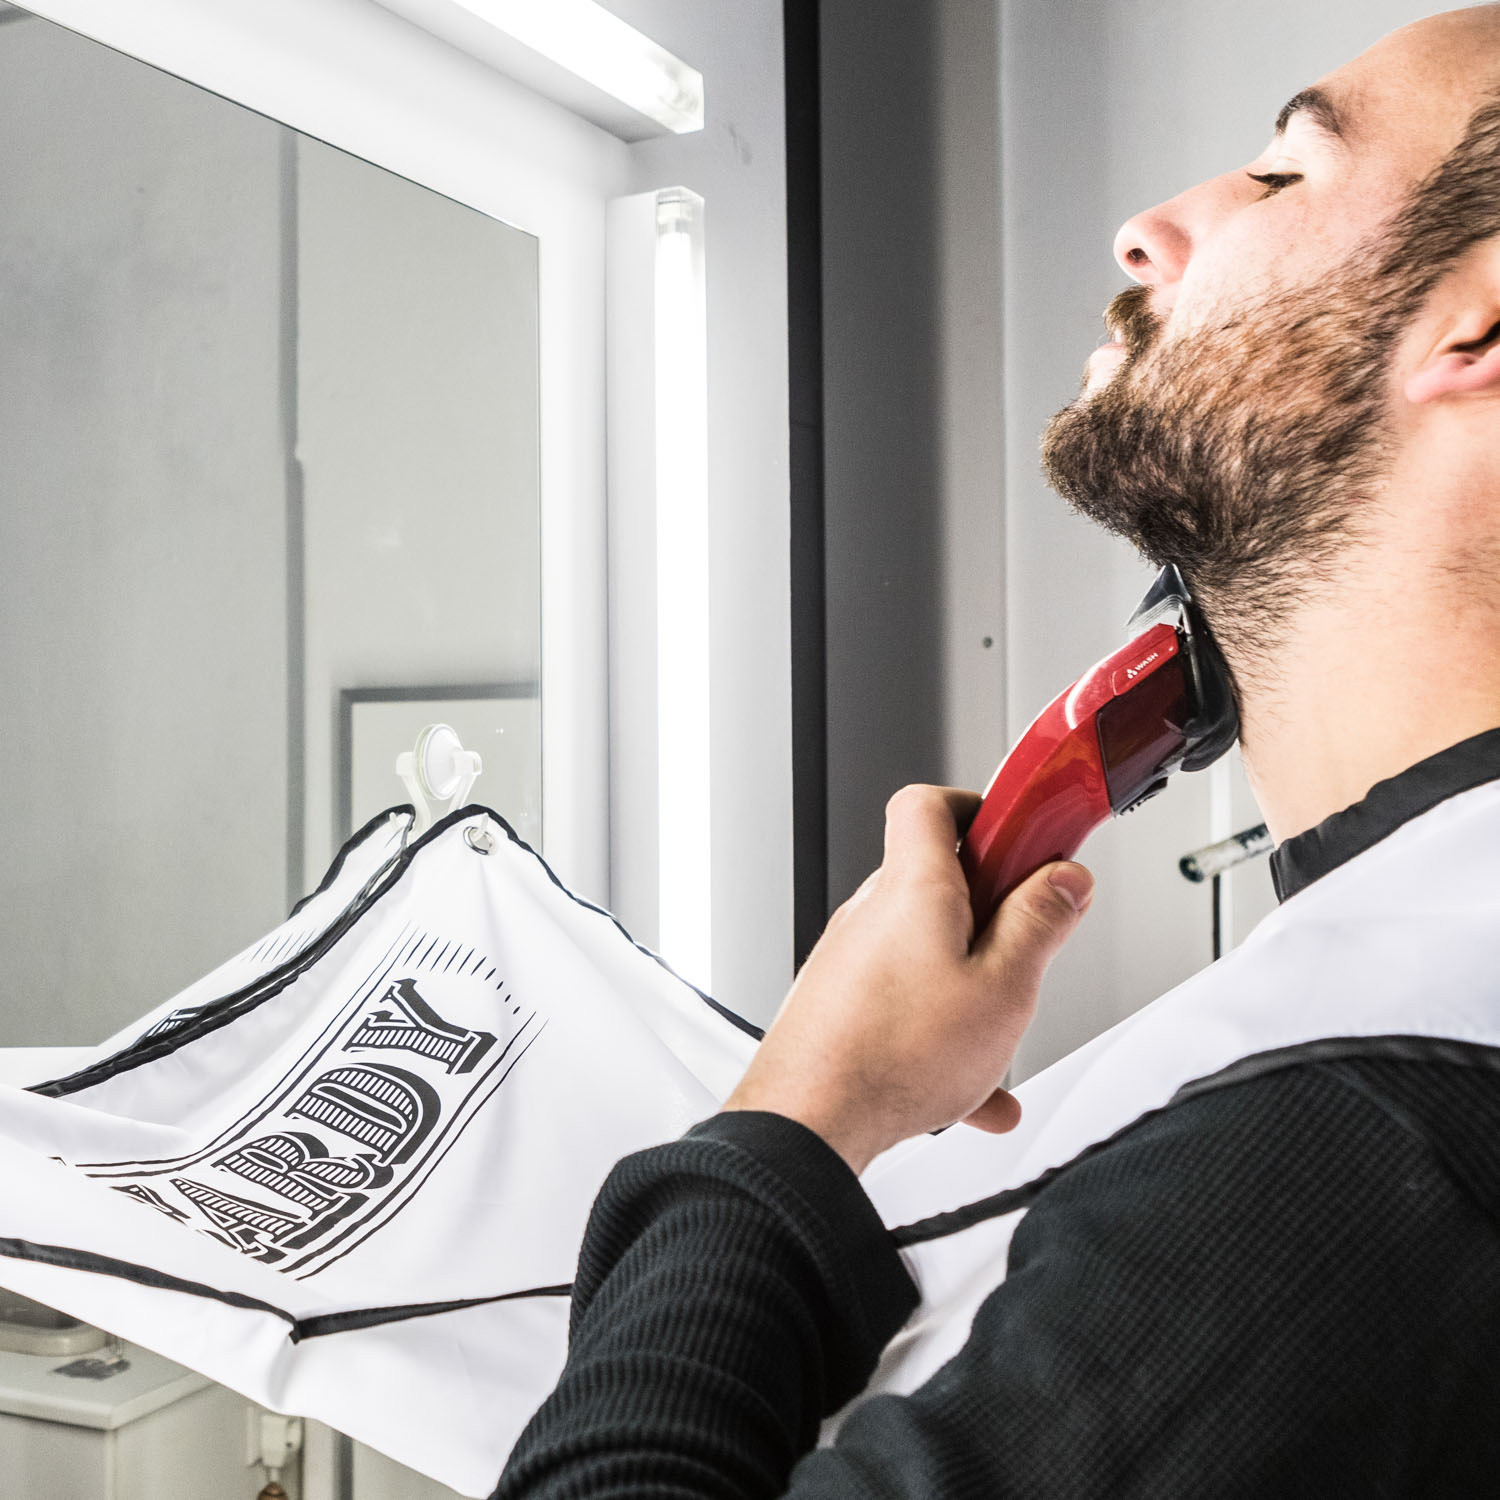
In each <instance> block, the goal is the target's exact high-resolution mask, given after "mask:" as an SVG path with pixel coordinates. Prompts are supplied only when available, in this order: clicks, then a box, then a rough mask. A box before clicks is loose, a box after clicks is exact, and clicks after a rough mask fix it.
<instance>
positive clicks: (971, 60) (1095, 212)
mask: <svg viewBox="0 0 1500 1500" xmlns="http://www.w3.org/2000/svg"><path fill="white" fill-rule="evenodd" d="M1445 8H1447V7H1445V6H1442V5H1429V4H1422V3H1414V0H1324V3H1321V4H1319V5H1316V6H1309V5H1305V4H1300V3H1293V0H1271V3H1269V4H1267V5H1261V6H1255V7H1250V6H1245V5H1243V4H1241V3H1239V0H1109V3H1103V0H924V3H923V4H921V5H917V6H909V5H902V4H897V3H895V0H875V3H874V4H855V3H853V0H823V5H822V8H821V15H822V18H823V39H822V40H823V53H824V55H823V88H824V99H823V109H824V125H825V161H824V175H825V183H824V192H825V203H824V211H825V225H824V232H825V241H824V254H825V271H824V281H825V286H824V292H825V311H826V329H825V331H826V337H827V343H828V348H827V356H826V373H827V379H828V392H827V409H826V421H827V463H828V473H827V487H828V501H827V505H828V520H827V539H828V554H829V555H828V609H829V622H828V637H829V646H828V652H829V726H828V729H829V761H830V765H829V777H830V811H829V832H830V856H829V865H830V885H831V890H832V894H833V896H834V898H835V899H839V898H841V897H843V896H844V895H847V894H848V892H849V891H850V890H852V889H853V887H854V886H855V885H856V884H857V883H858V881H859V879H860V878H862V876H863V874H864V873H865V872H866V871H867V870H868V869H869V868H870V867H871V866H872V865H873V864H874V863H875V862H876V861H877V860H878V858H879V851H880V809H881V806H882V804H883V802H884V800H885V798H886V797H887V796H888V795H889V794H890V792H891V791H893V790H894V789H895V787H896V786H897V785H899V784H900V783H901V782H903V781H908V780H952V781H956V782H958V783H960V784H965V785H969V786H973V787H976V788H977V787H979V786H982V785H983V783H984V781H985V779H986V778H987V776H988V775H989V772H990V771H991V770H992V769H993V766H994V763H995V762H996V761H997V760H998V759H999V757H1000V753H1001V750H1002V749H1003V747H1004V745H1005V743H1007V742H1008V740H1010V739H1013V738H1014V737H1015V736H1016V735H1017V734H1019V733H1020V731H1021V730H1022V729H1023V728H1024V727H1025V725H1026V724H1027V723H1028V722H1029V721H1030V719H1031V718H1032V717H1033V716H1034V715H1035V714H1036V713H1037V712H1038V711H1039V710H1040V709H1041V708H1042V707H1043V706H1044V705H1045V704H1046V703H1047V702H1048V701H1049V700H1050V699H1051V698H1052V697H1053V696H1054V695H1055V694H1056V693H1057V692H1058V691H1060V690H1061V689H1062V688H1063V687H1065V686H1066V685H1067V684H1068V683H1069V682H1070V681H1071V680H1072V679H1073V678H1075V677H1076V676H1077V675H1078V674H1079V672H1081V671H1082V670H1083V669H1085V668H1086V667H1087V666H1089V665H1090V664H1091V663H1092V662H1093V661H1095V660H1096V659H1098V657H1100V656H1101V655H1103V654H1104V653H1105V651H1107V650H1109V649H1111V648H1112V647H1113V646H1114V645H1116V644H1117V643H1118V642H1119V641H1120V640H1121V638H1122V632H1121V627H1122V624H1123V621H1124V619H1125V618H1126V616H1127V615H1128V614H1129V612H1130V610H1131V608H1132V606H1133V605H1134V603H1135V602H1136V600H1137V599H1138V597H1139V595H1140V594H1141V592H1142V591H1143V590H1144V588H1145V586H1146V584H1147V583H1148V582H1149V579H1150V573H1149V570H1148V569H1146V568H1145V567H1144V566H1143V565H1142V564H1141V563H1140V562H1139V561H1138V560H1137V559H1136V558H1135V557H1134V556H1133V554H1131V553H1130V552H1129V550H1128V549H1127V548H1125V547H1123V546H1122V545H1121V544H1118V543H1116V542H1113V541H1111V540H1109V539H1108V538H1106V537H1104V536H1103V535H1102V534H1100V533H1098V532H1096V531H1095V530H1093V529H1092V528H1091V527H1089V526H1087V525H1085V524H1084V523H1083V522H1081V521H1078V520H1076V519H1075V518H1074V517H1073V516H1072V515H1071V514H1070V513H1069V512H1068V511H1067V509H1066V508H1065V507H1064V506H1063V504H1062V503H1061V502H1060V501H1059V500H1058V499H1057V498H1056V497H1055V496H1053V495H1052V494H1051V493H1050V492H1049V491H1048V490H1047V488H1046V486H1045V485H1044V484H1043V482H1042V480H1041V477H1040V474H1039V471H1038V467H1037V443H1038V436H1039V434H1040V432H1041V429H1042V427H1043V425H1044V423H1045V421H1046V419H1047V417H1048V416H1049V415H1050V414H1051V413H1052V412H1054V411H1055V410H1057V409H1058V408H1059V407H1061V406H1062V405H1064V404H1065V403H1066V402H1067V401H1069V400H1070V399H1072V397H1073V395H1074V394H1075V393H1076V391H1077V389H1078V382H1079V377H1080V374H1081V372H1082V367H1083V361H1084V359H1085V357H1086V356H1087V354H1088V352H1089V351H1090V350H1091V349H1092V348H1093V347H1094V345H1095V344H1096V343H1097V342H1098V340H1099V338H1100V336H1101V332H1102V323H1101V321H1100V314H1101V312H1102V311H1103V309H1104V307H1105V306H1106V304H1107V303H1108V301H1109V300H1110V298H1111V296H1113V294H1114V293H1115V292H1116V291H1118V290H1119V289H1120V288H1121V287H1122V286H1124V285H1126V284H1127V283H1126V280H1125V277H1124V276H1123V273H1121V272H1120V271H1119V270H1118V268H1117V267H1116V266H1115V265H1114V263H1113V260H1112V258H1111V254H1110V245H1111V241H1112V239H1113V236H1114V233H1115V230H1116V228H1117V227H1118V226H1119V224H1120V223H1121V222H1123V220H1125V219H1126V218H1128V217H1129V216H1130V215H1131V214H1132V213H1134V212H1136V211H1137V210H1139V209H1140V208H1143V207H1146V206H1148V205H1150V204H1152V203H1155V202H1157V201H1159V200H1161V199H1163V198H1166V197H1169V196H1171V195H1172V194H1174V193H1176V192H1178V191H1179V190H1181V189H1182V188H1183V187H1186V186H1188V185H1189V184H1191V183H1193V182H1195V181H1198V180H1200V179H1201V178H1203V177H1205V176H1208V175H1210V174H1215V173H1218V172H1221V171H1224V170H1227V169H1228V168H1230V167H1232V166H1234V165H1236V164H1238V163H1241V162H1246V161H1248V160H1250V159H1251V158H1252V157H1253V156H1254V155H1255V154H1257V153H1258V152H1259V151H1260V149H1261V148H1262V146H1263V145H1264V144H1265V142H1266V140H1267V139H1268V138H1269V135H1270V130H1271V122H1272V120H1273V118H1274V116H1275V113H1276V110H1277V109H1278V108H1279V106H1280V105H1281V104H1282V103H1283V102H1284V101H1285V100H1286V99H1287V98H1288V97H1289V96H1290V95H1291V94H1293V93H1295V92H1296V91H1297V89H1299V88H1301V87H1302V86H1304V85H1305V84H1307V83H1309V82H1311V81H1312V80H1313V79H1314V78H1316V77H1318V76H1319V75H1321V74H1323V73H1325V72H1327V71H1329V70H1330V69H1332V68H1334V67H1336V66H1338V65H1339V64H1340V63H1342V62H1344V61H1346V60H1348V59H1349V58H1350V57H1352V56H1354V55H1355V54H1356V53H1358V52H1359V51H1361V50H1363V48H1364V47H1366V46H1368V45H1369V44H1370V43H1371V42H1373V41H1374V40H1375V39H1376V38H1378V37H1379V36H1380V35H1382V34H1383V33H1384V32H1386V31H1388V30H1390V29H1391V28H1393V27H1395V26H1397V25H1401V24H1404V23H1405V22H1407V21H1410V20H1414V19H1416V18H1417V17H1419V16H1421V15H1427V14H1432V13H1434V12H1435V11H1438V10H1441V9H1445ZM997 100H998V109H996V108H995V102H996V101H997ZM1001 350H1003V363H999V361H1000V360H1001V358H1002V356H1001V355H1000V353H999V351H1001ZM997 370H998V373H997ZM996 614H1000V615H1001V616H1002V618H1001V619H1000V620H999V622H998V624H992V621H993V620H994V616H995V615H996ZM982 635H992V636H993V637H994V639H995V641H996V647H995V649H994V652H993V653H990V654H984V655H981V654H980V653H979V651H977V650H975V649H974V647H975V638H976V637H978V636H982ZM963 704H967V705H968V707H967V712H968V714H969V717H968V719H967V720H965V719H962V718H960V716H959V708H958V706H959V705H963ZM986 742H988V749H986V748H985V747H986ZM1213 775H1214V773H1204V774H1202V775H1199V776H1196V777H1183V778H1179V779H1178V781H1177V782H1176V783H1174V785H1173V787H1172V788H1171V790H1170V791H1169V792H1168V793H1167V794H1166V795H1164V796H1163V797H1160V798H1158V799H1157V800H1155V801H1154V802H1152V803H1150V804H1148V805H1147V806H1146V807H1145V808H1143V809H1142V810H1140V811H1139V812H1137V813H1134V814H1132V815H1131V816H1130V817H1128V818H1126V819H1123V820H1121V821H1119V822H1118V823H1114V824H1112V825H1110V826H1109V827H1107V828H1105V829H1103V830H1101V832H1100V833H1099V834H1097V835H1096V836H1095V837H1094V838H1093V839H1092V840H1091V841H1090V842H1089V843H1088V844H1087V845H1086V846H1085V848H1084V851H1083V858H1084V859H1085V860H1086V862H1087V863H1089V864H1090V865H1091V866H1092V868H1093V869H1094V871H1095V873H1096V875H1097V876H1098V880H1099V886H1098V894H1097V896H1096V898H1095V903H1094V907H1093V909H1092V910H1091V912H1090V913H1089V916H1088V918H1087V921H1086V922H1085V924H1084V926H1083V928H1082V930H1081V932H1080V934H1079V935H1078V937H1077V938H1076V939H1075V940H1074V942H1073V943H1072V944H1071V945H1070V947H1069V949H1068V950H1067V952H1066V953H1065V954H1064V955H1063V957H1062V958H1061V959H1060V960H1059V962H1058V963H1057V964H1056V966H1055V967H1054V970H1053V972H1052V974H1051V976H1050V977H1049V980H1048V983H1047V988H1046V991H1045V993H1044V998H1043V1004H1042V1007H1041V1010H1040V1012H1039V1015H1038V1019H1037V1022H1036V1024H1035V1026H1034V1027H1033V1029H1032V1031H1031V1033H1030V1034H1029V1036H1028V1038H1027V1041H1026V1043H1025V1044H1024V1046H1023V1049H1022V1053H1021V1055H1020V1057H1019V1059H1018V1063H1017V1075H1018V1076H1025V1075H1026V1074H1027V1073H1029V1072H1033V1071H1035V1070H1036V1069H1037V1068H1039V1067H1042V1066H1045V1065H1046V1063H1048V1062H1050V1061H1052V1060H1053V1059H1055V1058H1056V1057H1058V1056H1061V1055H1062V1054H1063V1053H1065V1052H1067V1051H1069V1050H1071V1049H1072V1048H1073V1047H1075V1046H1077V1045H1079V1044H1080V1043H1081V1042H1083V1041H1085V1040H1087V1039H1088V1038H1089V1037H1090V1036H1092V1035H1094V1034H1096V1033H1097V1032H1098V1031H1100V1030H1102V1029H1104V1028H1105V1027H1106V1026H1108V1025H1110V1024H1112V1023H1113V1022H1114V1021H1116V1020H1118V1019H1120V1018H1122V1017H1124V1016H1125V1015H1128V1014H1129V1013H1130V1012H1131V1011H1133V1010H1135V1009H1136V1008H1137V1007H1139V1006H1140V1005H1141V1004H1143V1003H1145V1002H1146V1001H1148V1000H1150V999H1152V998H1154V997H1155V996H1156V995H1158V994H1160V993H1162V992H1163V991H1164V990H1166V989H1168V988H1170V987H1171V986H1172V985H1174V984H1176V983H1178V982H1179V981H1180V980H1182V979H1183V978H1185V977H1187V976H1188V975H1189V974H1191V973H1193V972H1194V971H1195V970H1197V969H1199V968H1201V967H1202V966H1203V965H1204V964H1205V963H1207V962H1208V961H1209V958H1210V911H1209V894H1208V891H1207V889H1206V888H1204V887H1194V886H1190V885H1189V884H1187V883H1186V882H1185V881H1183V880H1182V878H1181V877H1180V876H1179V875H1178V873H1177V858H1178V856H1179V855H1180V854H1182V853H1183V852H1185V851H1186V850H1188V849H1190V848H1193V847H1195V846H1197V845H1199V844H1201V843H1204V842H1207V840H1208V839H1209V838H1210V837H1212V836H1215V834H1216V833H1217V832H1218V831H1219V829H1218V828H1216V827H1215V822H1216V819H1217V822H1218V823H1219V825H1220V826H1221V827H1222V829H1223V831H1225V832H1227V831H1229V827H1230V826H1232V827H1235V828H1239V827H1244V826H1246V825H1248V824H1250V823H1253V822H1255V821H1258V813H1257V812H1256V809H1255V807H1254V804H1253V802H1252V800H1251V799H1250V797H1249V793H1248V790H1247V789H1246V787H1245V784H1244V780H1243V776H1242V774H1241V773H1240V772H1239V771H1238V769H1237V768H1230V769H1229V770H1227V771H1226V772H1225V773H1223V774H1222V776H1221V779H1220V781H1219V783H1218V786H1217V801H1218V803H1219V806H1218V807H1217V809H1216V808H1215V806H1214V804H1215V801H1216V796H1215V787H1214V785H1213V784H1212V781H1211V778H1212V777H1213ZM1231 887H1232V888H1231V893H1230V896H1231V904H1232V906H1233V908H1234V931H1235V934H1236V935H1237V936H1240V937H1242V936H1243V935H1244V933H1245V932H1246V931H1247V930H1248V929H1249V927H1250V926H1251V925H1253V923H1254V921H1255V920H1257V919H1258V917H1259V916H1260V915H1262V914H1263V913H1264V912H1265V911H1266V910H1267V909H1269V906H1270V905H1271V903H1272V897H1271V893H1270V883H1269V876H1268V872H1267V870H1266V866H1265V864H1264V862H1263V861H1262V862H1260V863H1259V864H1256V865H1254V866H1252V867H1249V868H1248V869H1246V870H1244V871H1242V872H1240V873H1238V874H1236V875H1235V876H1234V877H1232V879H1231Z"/></svg>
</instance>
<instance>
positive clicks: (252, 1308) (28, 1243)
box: [0, 1238, 573, 1344]
mask: <svg viewBox="0 0 1500 1500" xmlns="http://www.w3.org/2000/svg"><path fill="white" fill-rule="evenodd" d="M0 1256H4V1257H6V1258H7V1259H10V1260H29V1261H33V1262H34V1263H36V1264H37V1265H42V1266H60V1267H62V1269H63V1270H66V1271H88V1272H91V1273H92V1274H94V1275H97V1276H113V1277H115V1278H116V1279H117V1280H120V1281H133V1282H135V1283H136V1285H137V1286H148V1287H152V1288H154V1289H156V1290H157V1291H163V1292H182V1293H183V1294H184V1295H186V1296H189V1297H204V1298H207V1299H208V1300H209V1301H211V1302H222V1303H224V1304H225V1305H226V1306H228V1307H237V1308H241V1309H243V1310H244V1311H246V1312H263V1313H270V1314H271V1316H272V1317H273V1318H280V1319H281V1321H282V1322H283V1323H285V1324H287V1326H288V1328H289V1329H290V1332H289V1334H288V1337H289V1338H290V1339H291V1341H292V1342H293V1343H294V1344H300V1343H302V1342H303V1340H304V1339H317V1338H325V1337H326V1336H327V1335H329V1334H331V1333H354V1332H357V1331H358V1330H359V1329H361V1328H377V1327H380V1326H381V1325H383V1324H386V1323H405V1322H407V1321H408V1320H410V1319H412V1318H431V1317H435V1316H437V1315H438V1314H439V1313H449V1312H463V1311H464V1310H466V1309H467V1308H470V1307H487V1306H488V1305H489V1304H490V1303H492V1302H517V1301H520V1300H522V1299H524V1298H529V1297H569V1296H571V1295H572V1293H573V1286H572V1283H571V1282H569V1283H567V1284H566V1285H560V1286H538V1287H530V1288H528V1289H527V1290H525V1291H521V1292H499V1293H497V1294H496V1295H495V1296H493V1297H465V1298H463V1299H462V1300H459V1301H453V1302H411V1303H407V1304H405V1305H404V1306H400V1307H361V1308H352V1309H350V1310H349V1311H348V1312H337V1313H315V1314H313V1316H312V1317H309V1318H299V1317H296V1316H294V1315H293V1314H292V1313H289V1312H287V1311H286V1310H285V1309H284V1308H280V1307H276V1306H275V1305H273V1304H272V1303H270V1302H262V1301H261V1300H260V1298H259V1297H247V1296H246V1295H245V1294H244V1293H243V1292H226V1291H224V1290H223V1289H222V1288H220V1287H214V1286H209V1285H208V1284H207V1283H205V1282H202V1281H189V1280H187V1279H186V1278H185V1277H182V1276H173V1275H170V1274H169V1273H168V1272H166V1271H157V1270H153V1269H152V1268H151V1267H150V1266H139V1265H137V1264H136V1263H135V1262H134V1261H129V1260H116V1259H115V1257H114V1256H112V1255H96V1254H95V1253H94V1252H93V1251H92V1250H73V1249H70V1248H69V1247H68V1246H66V1245H38V1244H36V1243H35V1242H34V1241H32V1240H20V1239H9V1238H0Z"/></svg>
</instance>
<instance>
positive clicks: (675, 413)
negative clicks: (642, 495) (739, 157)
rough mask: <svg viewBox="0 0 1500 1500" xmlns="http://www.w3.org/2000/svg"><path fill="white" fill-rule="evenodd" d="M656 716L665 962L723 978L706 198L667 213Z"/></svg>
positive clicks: (663, 227)
mask: <svg viewBox="0 0 1500 1500" xmlns="http://www.w3.org/2000/svg"><path fill="white" fill-rule="evenodd" d="M656 227H657V241H656V297H655V304H656V319H655V322H656V359H655V365H656V600H657V605H656V695H657V696H656V711H657V756H658V760H657V777H658V779H657V818H658V841H659V842H658V846H657V847H658V854H657V858H658V861H659V864H658V877H657V878H658V900H659V902H660V908H659V909H660V921H661V936H660V943H661V952H662V956H663V957H664V958H665V959H666V960H667V962H668V963H670V964H671V965H672V967H673V968H674V969H676V970H677V972H678V973H679V974H681V975H682V977H683V978H684V979H686V980H688V981H689V982H690V983H692V984H696V985H698V986H699V988H701V989H704V990H707V989H709V986H710V984H711V982H712V973H713V880H712V865H711V854H712V848H711V842H710V837H709V827H710V822H711V819H710V815H709V814H710V802H709V791H710V783H709V653H708V634H709V632H708V615H709V586H708V579H709V553H708V330H707V317H706V296H705V288H704V280H703V200H702V199H701V198H700V197H698V195H697V194H696V193H691V192H688V191H686V190H685V189H681V188H677V189H673V190H671V191H669V192H664V193H661V194H659V195H658V197H657V205H656Z"/></svg>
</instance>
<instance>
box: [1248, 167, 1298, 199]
mask: <svg viewBox="0 0 1500 1500" xmlns="http://www.w3.org/2000/svg"><path fill="white" fill-rule="evenodd" d="M1245 176H1246V177H1248V178H1249V179H1250V181H1251V182H1258V183H1260V184H1261V185H1262V186H1263V187H1264V188H1265V192H1263V193H1262V194H1261V197H1262V198H1269V197H1270V196H1271V195H1272V194H1273V193H1279V192H1280V191H1281V190H1282V188H1284V187H1291V185H1292V184H1293V183H1294V182H1301V181H1302V174H1301V173H1300V172H1246V173H1245Z"/></svg>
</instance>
